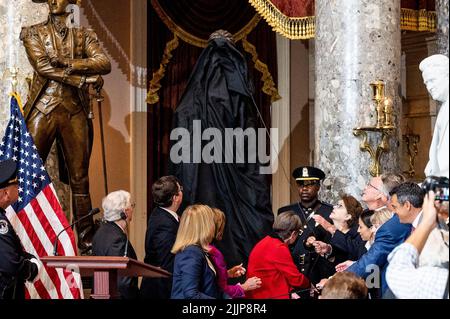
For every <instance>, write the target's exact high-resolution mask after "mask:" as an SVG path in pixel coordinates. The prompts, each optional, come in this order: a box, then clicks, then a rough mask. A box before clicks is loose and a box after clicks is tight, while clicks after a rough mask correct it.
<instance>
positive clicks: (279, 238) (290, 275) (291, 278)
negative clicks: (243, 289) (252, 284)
mask: <svg viewBox="0 0 450 319" xmlns="http://www.w3.org/2000/svg"><path fill="white" fill-rule="evenodd" d="M301 228H302V223H301V220H300V217H299V216H298V215H297V214H296V213H294V212H293V211H288V212H284V213H283V214H279V215H278V216H277V217H275V222H274V223H273V232H272V233H271V234H270V235H268V236H266V237H265V238H263V239H262V240H261V241H260V242H259V243H257V244H256V246H255V247H254V248H253V250H252V251H251V253H250V257H249V260H248V270H247V278H252V277H258V278H261V282H262V284H261V287H260V288H257V289H255V290H251V291H248V292H247V293H246V297H247V298H249V299H289V298H290V297H292V298H298V295H297V293H296V292H300V291H299V290H302V288H303V289H304V290H305V289H306V290H307V289H308V288H309V287H310V282H309V279H308V278H306V277H305V276H304V275H303V274H302V273H300V272H299V271H298V268H297V266H296V265H295V264H294V260H293V259H292V255H291V252H290V251H289V246H290V245H293V244H294V243H295V241H296V240H297V238H298V236H299V233H300V229H301Z"/></svg>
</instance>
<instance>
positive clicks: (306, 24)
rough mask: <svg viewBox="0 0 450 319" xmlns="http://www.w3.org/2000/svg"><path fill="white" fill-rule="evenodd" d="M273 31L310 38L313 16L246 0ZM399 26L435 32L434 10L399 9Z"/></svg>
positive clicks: (269, 2)
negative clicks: (289, 14)
mask: <svg viewBox="0 0 450 319" xmlns="http://www.w3.org/2000/svg"><path fill="white" fill-rule="evenodd" d="M248 1H249V3H250V4H251V5H252V6H253V7H254V8H255V9H256V11H257V12H258V13H259V14H260V15H261V16H262V17H263V18H264V20H266V21H267V23H268V24H269V25H270V26H271V27H272V28H273V30H274V31H276V32H278V33H279V34H281V35H283V36H285V37H286V38H288V39H291V40H304V39H312V38H314V35H315V16H313V15H310V16H304V17H290V16H287V15H286V14H285V13H283V12H282V11H281V10H280V9H278V8H277V6H276V5H275V4H273V2H272V0H248ZM400 21H401V22H400V23H401V24H400V27H401V29H402V30H409V31H428V32H436V11H427V10H425V9H420V10H414V9H409V8H402V9H401V19H400Z"/></svg>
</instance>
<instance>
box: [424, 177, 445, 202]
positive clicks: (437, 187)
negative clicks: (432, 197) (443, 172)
mask: <svg viewBox="0 0 450 319" xmlns="http://www.w3.org/2000/svg"><path fill="white" fill-rule="evenodd" d="M421 187H422V189H423V190H424V191H425V192H426V193H428V192H429V191H433V192H435V193H436V200H438V201H441V202H448V190H449V180H448V178H447V177H445V176H442V177H437V176H428V177H427V178H426V179H425V180H424V181H423V183H422V186H421Z"/></svg>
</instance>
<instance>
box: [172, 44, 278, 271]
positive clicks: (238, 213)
mask: <svg viewBox="0 0 450 319" xmlns="http://www.w3.org/2000/svg"><path fill="white" fill-rule="evenodd" d="M251 91H252V89H251V85H250V83H249V81H248V72H247V64H246V61H245V59H244V57H243V55H242V54H241V53H240V52H239V51H238V50H237V49H236V48H235V46H234V45H233V44H232V43H231V42H229V41H227V40H225V39H223V38H219V39H214V40H212V41H211V42H210V43H209V45H208V46H207V47H206V49H205V50H204V51H203V52H202V54H201V56H200V58H199V60H198V61H197V64H196V66H195V67H194V70H193V72H192V74H191V77H190V79H189V81H188V85H187V88H186V91H185V92H184V94H183V96H182V98H181V101H180V103H179V105H178V108H177V110H176V111H175V115H174V123H173V128H185V129H187V130H188V131H189V132H190V134H191V140H190V145H191V147H190V154H189V157H190V163H178V164H175V163H172V162H171V163H170V169H169V171H170V172H171V173H172V174H173V175H175V176H177V177H178V178H179V179H180V181H181V184H182V185H183V188H184V191H183V197H184V203H183V207H186V205H189V204H194V203H201V204H206V205H210V206H212V207H217V208H219V209H221V210H223V211H224V213H225V215H226V226H225V231H224V236H223V240H222V241H221V242H220V243H217V245H218V246H219V248H220V250H221V251H222V253H223V254H224V256H225V259H226V261H227V264H228V265H229V266H234V265H237V264H239V263H241V262H244V264H246V262H247V258H248V256H249V254H250V251H251V249H252V248H253V246H254V245H255V244H256V243H257V242H258V241H259V240H260V239H261V238H262V237H264V236H265V235H267V234H268V233H269V231H270V230H271V227H272V223H273V214H272V210H271V203H270V193H269V186H268V185H269V184H268V177H270V176H267V175H261V174H260V170H259V168H260V163H258V161H257V162H256V163H248V162H249V161H248V158H247V150H248V146H249V145H248V140H247V138H246V143H245V144H246V147H245V153H246V155H245V163H243V164H240V163H236V149H234V155H233V163H224V159H225V144H224V143H223V144H222V145H223V149H222V163H217V162H213V163H210V164H207V163H205V162H203V161H202V162H201V163H195V162H193V159H194V152H195V151H196V150H194V147H193V146H194V144H195V143H201V149H203V148H204V146H205V145H207V144H208V143H209V142H210V141H201V142H200V141H198V140H196V141H193V139H195V137H193V133H194V132H193V131H194V127H193V125H194V124H193V123H194V122H193V121H194V120H200V121H201V129H202V130H205V129H207V128H217V129H218V130H219V131H220V132H221V135H222V138H224V136H225V128H231V129H235V128H242V129H243V130H245V129H247V128H252V127H253V128H254V126H255V122H256V120H255V114H256V108H257V106H256V104H255V102H254V99H253V97H252V92H251ZM197 123H198V122H197ZM255 133H257V131H256V130H255ZM210 139H211V137H210ZM172 143H176V141H172ZM255 143H256V142H252V144H255ZM250 146H251V148H252V152H257V147H256V145H250ZM264 151H266V149H264ZM195 156H198V155H195ZM200 156H201V154H200ZM255 157H257V156H255ZM183 207H182V208H183Z"/></svg>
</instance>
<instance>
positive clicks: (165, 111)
mask: <svg viewBox="0 0 450 319" xmlns="http://www.w3.org/2000/svg"><path fill="white" fill-rule="evenodd" d="M177 1H178V0H177ZM210 1H211V0H195V1H194V0H189V3H190V4H192V6H191V9H190V10H191V11H190V12H189V13H187V12H186V10H187V9H186V7H184V6H180V10H184V11H181V12H178V13H177V14H178V17H179V18H180V20H179V21H183V27H184V29H185V30H186V31H187V30H189V32H190V33H192V34H195V35H196V36H198V37H202V38H206V39H207V38H208V36H209V34H210V33H212V32H213V31H215V30H216V29H217V28H219V25H220V27H221V28H223V29H226V30H230V31H235V30H236V29H237V28H238V27H239V25H236V21H235V19H234V18H233V17H232V16H230V18H229V19H230V21H224V20H223V19H222V18H218V17H217V13H214V12H212V11H210V10H206V11H204V12H202V10H200V11H199V12H195V13H193V12H192V8H201V7H202V6H201V4H202V3H210ZM219 2H223V1H222V0H220V1H219ZM225 2H226V3H227V4H228V6H234V8H238V9H239V10H235V9H234V12H251V13H252V14H253V15H254V14H255V11H254V10H253V8H251V7H250V6H249V5H248V3H247V2H245V1H242V0H233V1H225ZM205 7H207V8H211V6H210V5H207V6H205ZM249 9H251V10H249ZM148 10H149V12H148V17H149V23H148V43H149V56H148V65H149V73H148V74H149V79H148V80H149V81H150V80H151V78H152V74H153V72H155V71H156V70H158V68H159V67H160V62H161V57H162V55H163V52H164V48H165V46H166V43H167V42H168V41H170V40H172V39H173V37H174V35H173V33H172V32H171V31H170V30H169V29H168V28H167V27H166V25H165V24H164V23H163V21H162V20H161V19H160V18H159V16H158V14H157V13H156V11H155V10H154V8H153V7H152V6H149V9H148ZM171 10H174V8H173V7H172V8H171ZM232 11H233V10H231V9H230V12H232ZM184 14H186V16H189V17H191V18H192V17H193V16H196V19H195V23H194V22H192V24H190V25H189V23H187V22H186V20H183V19H182V18H183V16H184ZM202 14H203V15H204V16H203V17H202ZM214 14H215V15H214ZM215 16H216V18H214V17H215ZM242 16H243V17H246V19H249V17H251V15H248V14H247V15H242ZM202 18H203V19H205V21H210V25H209V27H207V26H208V25H207V24H205V23H199V21H201V19H202ZM196 25H197V26H199V27H202V28H203V29H201V28H200V30H198V33H195V31H196V28H195V26H196ZM228 27H230V29H228ZM247 40H248V41H249V42H250V43H251V44H253V45H254V46H255V47H256V50H257V52H258V57H259V59H260V60H261V61H262V62H263V63H265V64H267V66H268V69H269V71H270V73H271V74H272V77H273V79H274V81H275V83H277V57H276V35H275V33H274V32H273V31H272V30H271V28H270V27H269V26H268V25H267V24H266V23H265V22H264V21H263V20H261V21H260V22H259V23H258V25H257V26H256V27H255V29H254V30H253V31H252V32H251V33H250V34H249V35H248V37H247ZM237 46H238V47H239V48H240V51H241V52H242V53H243V54H244V55H245V56H246V57H247V60H248V68H249V72H250V74H251V76H252V78H253V83H254V87H255V101H256V103H257V105H258V106H259V109H260V111H261V113H262V117H263V119H264V121H265V123H266V124H267V125H268V127H270V123H271V117H270V106H271V97H270V96H268V95H266V94H264V93H263V92H262V90H261V89H262V86H263V83H262V82H261V80H260V79H261V73H260V72H259V71H257V70H256V69H255V68H254V65H253V62H252V61H251V56H250V55H249V54H248V53H246V52H245V51H244V50H243V49H242V48H241V44H240V43H237ZM202 50H203V48H199V47H196V46H193V45H191V44H188V43H186V42H184V41H182V40H181V39H179V45H178V47H177V48H176V49H175V50H173V51H172V55H173V56H172V58H171V59H170V62H169V63H168V65H167V67H166V73H165V76H164V78H163V79H162V80H161V82H160V84H161V89H160V90H159V92H158V95H159V102H157V103H156V104H153V105H148V108H149V112H148V176H147V179H148V185H149V187H148V194H147V195H148V196H147V198H148V208H149V209H152V208H153V200H152V195H151V187H150V186H151V185H152V184H153V183H154V182H155V181H156V180H157V179H158V178H159V177H161V176H164V175H167V172H168V159H169V154H170V150H169V138H170V131H171V129H172V117H173V112H174V110H175V109H176V107H177V105H178V101H179V100H180V97H181V95H182V94H183V92H184V89H185V87H186V84H187V81H188V79H189V76H190V74H191V72H192V69H193V68H194V65H195V63H196V61H197V59H198V57H199V56H200V53H201V52H202ZM259 124H260V126H262V121H260V122H259Z"/></svg>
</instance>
